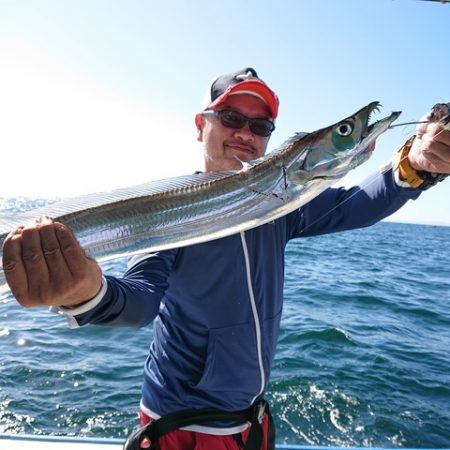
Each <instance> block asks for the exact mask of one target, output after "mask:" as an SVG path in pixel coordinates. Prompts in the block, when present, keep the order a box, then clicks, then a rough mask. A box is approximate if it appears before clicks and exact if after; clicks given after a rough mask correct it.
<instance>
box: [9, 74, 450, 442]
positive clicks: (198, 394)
mask: <svg viewBox="0 0 450 450" xmlns="http://www.w3.org/2000/svg"><path fill="white" fill-rule="evenodd" d="M449 107H450V104H439V105H436V107H434V108H433V111H432V113H430V114H429V115H428V116H427V117H426V118H424V119H423V121H422V122H421V123H420V124H419V125H418V128H417V133H416V135H415V136H414V137H412V138H410V139H408V141H407V142H406V143H405V145H404V146H403V147H402V148H401V149H400V150H399V151H398V152H396V154H395V156H394V158H393V161H392V162H390V163H389V164H387V165H386V166H385V167H384V168H383V169H382V170H381V171H380V172H379V173H376V174H374V175H373V176H372V177H371V178H370V182H367V181H366V182H363V183H361V184H360V186H358V187H354V188H351V189H343V188H328V189H326V190H324V191H323V192H322V193H321V194H320V195H318V196H317V197H315V198H314V199H313V200H311V201H309V202H308V203H306V204H305V205H303V206H301V207H300V208H298V209H297V210H295V211H293V212H289V213H288V214H286V215H284V216H282V217H279V218H277V219H276V220H272V221H270V222H268V223H266V224H264V225H262V226H258V227H256V228H252V229H249V230H246V231H241V232H239V233H237V234H233V235H230V236H226V237H223V238H220V239H215V240H212V241H208V242H202V243H199V244H195V245H188V246H185V247H181V248H171V249H168V250H162V251H158V252H155V253H151V254H141V255H138V256H134V257H132V258H131V259H130V261H129V265H128V270H127V272H126V273H125V274H124V276H123V277H121V278H118V277H113V276H109V275H107V274H103V273H102V270H101V268H100V266H99V265H98V264H97V262H96V261H94V260H93V259H91V258H90V257H88V256H86V254H85V252H84V251H83V249H82V248H81V246H80V245H79V244H78V241H77V239H76V238H75V236H74V234H73V233H72V231H71V229H69V228H68V227H67V226H66V225H63V224H62V223H59V222H57V221H55V220H52V219H50V218H48V217H43V218H41V219H40V220H39V221H37V222H36V223H35V224H33V225H28V226H20V227H18V228H17V229H15V230H14V231H12V232H11V233H10V234H9V235H8V237H7V238H6V239H5V241H4V245H3V267H4V271H5V276H6V279H7V281H8V284H9V286H10V288H11V291H12V292H13V294H14V295H15V297H16V298H17V300H18V301H19V303H20V304H21V305H22V306H24V307H31V306H44V305H49V306H51V307H52V308H51V309H52V310H53V311H54V312H57V313H59V314H63V315H65V316H66V317H67V318H68V320H69V324H70V325H71V326H72V327H79V326H83V325H85V324H88V323H90V324H96V325H109V326H131V327H142V326H145V325H147V324H148V323H150V322H153V329H154V340H153V343H152V345H151V348H150V352H149V356H148V358H147V361H146V362H145V370H144V383H143V388H142V400H141V405H140V419H141V428H140V429H139V430H137V431H136V432H135V433H134V434H133V435H132V436H130V438H129V439H128V441H127V443H126V444H125V448H129V449H130V448H135V449H137V448H148V447H150V446H151V448H155V449H156V448H160V449H163V450H164V449H181V450H188V449H214V450H225V449H247V450H250V449H253V450H256V449H258V450H259V449H273V448H274V440H275V437H274V436H275V435H274V425H273V421H272V418H271V416H270V411H269V408H268V405H267V403H266V401H265V400H264V394H265V390H266V387H267V384H268V379H269V376H270V369H271V363H272V361H273V358H274V353H275V346H276V341H277V337H278V331H279V324H280V318H281V310H282V302H283V282H284V248H285V245H286V244H287V242H288V241H289V240H290V239H293V238H297V237H303V236H313V235H318V234H324V233H332V232H336V231H343V230H349V229H354V228H359V227H365V226H368V225H371V224H373V223H376V222H378V221H379V220H381V219H383V218H385V217H387V216H388V215H390V214H392V213H393V212H395V211H396V210H398V209H399V208H400V207H401V206H402V205H404V204H405V203H406V202H407V201H408V200H411V199H416V198H417V197H418V196H419V195H420V194H421V193H422V192H423V191H424V190H426V189H428V188H430V187H432V186H433V185H435V184H436V183H438V182H439V181H441V180H443V179H444V178H445V176H446V175H447V174H450V127H449V117H448V114H449ZM277 115H278V98H277V96H276V94H275V93H274V92H273V91H272V90H271V89H270V88H269V86H267V84H265V83H264V82H263V81H262V80H261V79H260V78H259V77H258V75H257V73H256V71H255V70H254V69H252V68H245V69H243V70H240V71H238V72H235V73H231V74H226V75H222V76H219V77H218V78H216V79H215V80H214V81H213V82H212V84H211V86H210V88H209V90H208V100H207V103H206V105H205V107H204V109H203V110H202V111H201V112H199V113H198V114H197V115H196V116H195V125H196V129H197V139H198V141H199V142H201V143H202V145H203V150H204V171H205V172H207V173H209V172H216V171H224V170H230V169H232V170H237V171H239V170H241V169H243V168H244V170H246V167H250V166H251V164H252V163H251V161H254V160H257V159H258V158H261V157H262V156H263V155H264V154H265V152H266V149H267V145H268V142H269V139H270V136H271V133H272V132H273V130H274V128H275V119H276V117H277ZM352 127H353V124H352V123H351V122H342V127H341V128H340V129H339V130H338V132H339V133H340V135H341V137H346V135H347V134H351V133H352V131H353V130H352ZM369 147H370V148H369V150H373V143H371V144H370V146H369ZM273 196H275V197H276V194H273ZM329 211H332V213H331V214H327V212H329Z"/></svg>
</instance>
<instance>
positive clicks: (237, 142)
mask: <svg viewBox="0 0 450 450" xmlns="http://www.w3.org/2000/svg"><path fill="white" fill-rule="evenodd" d="M223 145H224V146H227V145H231V146H233V145H238V146H240V147H246V148H248V149H249V150H251V151H252V152H254V153H257V152H258V149H257V148H256V147H255V146H254V145H252V144H248V143H246V142H243V141H241V140H238V139H227V140H225V141H224V142H223Z"/></svg>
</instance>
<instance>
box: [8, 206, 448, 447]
mask: <svg viewBox="0 0 450 450" xmlns="http://www.w3.org/2000/svg"><path fill="white" fill-rule="evenodd" d="M22 206H23V205H19V207H18V206H17V204H9V205H8V204H3V212H5V211H10V212H11V211H13V210H15V209H16V208H19V209H21V208H22ZM124 268H125V261H123V260H118V261H115V262H113V263H109V264H108V265H104V269H105V270H106V271H108V273H111V274H116V275H119V274H120V273H121V272H122V271H123V270H124ZM151 338H152V329H151V327H147V328H143V329H138V330H134V329H112V328H99V327H93V326H88V327H84V328H81V329H77V330H70V329H69V328H68V327H67V326H66V322H65V320H64V319H63V318H61V317H59V316H55V315H53V314H50V313H48V312H47V310H46V309H43V308H38V309H28V310H25V309H22V308H21V307H20V306H18V304H17V303H16V302H15V301H14V299H13V298H12V297H11V295H10V294H6V295H4V296H3V297H0V433H26V434H54V435H71V436H73V435H76V436H90V437H115V438H123V437H125V436H126V435H127V434H128V433H129V432H130V431H131V430H132V429H133V428H134V427H136V425H137V409H138V404H139V398H140V384H141V378H142V365H143V362H144V359H145V357H146V354H147V351H148V347H149V345H150V341H151ZM449 349H450V227H437V226H422V225H410V224H398V223H387V222H383V223H379V224H377V225H375V226H373V227H371V228H368V229H363V230H355V231H350V232H345V233H337V234H333V235H327V236H321V237H315V238H305V239H299V240H297V241H295V242H292V243H290V244H289V246H288V249H287V264H286V286H285V306H284V313H283V319H282V329H281V334H280V338H279V344H278V352H277V356H276V359H275V363H274V367H273V372H272V378H271V382H270V386H269V392H268V400H269V402H270V403H271V406H272V412H273V414H274V417H275V421H276V424H277V442H278V443H289V444H307V445H324V446H331V445H334V446H381V447H417V448H420V447H422V448H424V447H436V448H439V447H441V448H442V447H450V357H449Z"/></svg>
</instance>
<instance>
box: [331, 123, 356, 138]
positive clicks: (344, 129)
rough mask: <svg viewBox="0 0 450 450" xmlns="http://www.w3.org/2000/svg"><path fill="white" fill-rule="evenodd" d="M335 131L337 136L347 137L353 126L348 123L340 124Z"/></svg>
mask: <svg viewBox="0 0 450 450" xmlns="http://www.w3.org/2000/svg"><path fill="white" fill-rule="evenodd" d="M335 131H336V133H337V134H339V136H344V137H345V136H349V135H350V134H352V132H353V124H352V123H350V122H348V121H344V122H341V123H340V124H339V125H338V126H337V127H336V130H335Z"/></svg>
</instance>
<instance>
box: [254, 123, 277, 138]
mask: <svg viewBox="0 0 450 450" xmlns="http://www.w3.org/2000/svg"><path fill="white" fill-rule="evenodd" d="M273 129H274V125H273V123H272V122H271V121H270V120H266V119H251V120H250V130H252V131H253V133H255V134H257V135H259V136H270V133H272V131H273Z"/></svg>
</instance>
